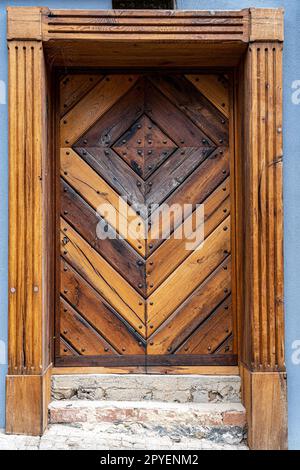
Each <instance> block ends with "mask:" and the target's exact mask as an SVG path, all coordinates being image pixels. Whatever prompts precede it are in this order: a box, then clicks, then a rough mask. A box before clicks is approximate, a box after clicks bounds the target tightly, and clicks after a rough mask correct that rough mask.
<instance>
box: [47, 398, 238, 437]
mask: <svg viewBox="0 0 300 470" xmlns="http://www.w3.org/2000/svg"><path fill="white" fill-rule="evenodd" d="M49 417H50V423H51V424H69V425H70V424H72V425H78V424H81V425H89V426H92V427H94V428H95V429H96V428H98V430H99V429H100V430H101V429H104V430H106V431H107V427H109V428H110V429H111V432H112V433H113V432H115V433H118V432H127V433H128V434H129V435H132V434H134V433H139V432H145V431H147V432H151V433H155V434H157V435H159V436H168V437H170V438H173V439H174V438H177V439H179V438H183V437H185V438H190V439H206V440H208V441H212V442H217V443H222V444H234V445H236V444H240V443H242V442H243V441H244V439H245V434H246V419H245V408H244V407H243V406H242V405H241V404H239V403H231V404H230V403H211V404H207V403H189V404H186V403H184V404H182V403H163V402H154V401H148V402H145V401H143V402H129V401H127V402H118V401H114V402H111V401H110V402H104V401H88V400H77V401H76V400H73V401H72V400H69V401H67V400H64V401H53V402H51V403H50V405H49Z"/></svg>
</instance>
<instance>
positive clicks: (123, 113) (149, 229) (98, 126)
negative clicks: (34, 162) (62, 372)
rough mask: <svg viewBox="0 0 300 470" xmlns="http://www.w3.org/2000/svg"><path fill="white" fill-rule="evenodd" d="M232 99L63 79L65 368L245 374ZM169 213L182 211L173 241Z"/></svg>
mask: <svg viewBox="0 0 300 470" xmlns="http://www.w3.org/2000/svg"><path fill="white" fill-rule="evenodd" d="M229 88H230V83H229V78H228V76H227V75H224V74H201V73H197V74H182V73H180V74H179V73H169V74H165V73H161V74H160V73H152V74H145V73H141V74H139V73H137V74H116V73H114V74H100V73H97V72H95V73H94V72H93V73H89V72H85V73H76V72H74V73H68V74H64V75H63V76H62V77H61V78H60V81H59V137H58V141H59V148H60V157H59V168H60V197H59V207H58V211H59V212H60V222H59V223H60V254H59V256H58V258H59V261H58V263H57V279H58V283H59V286H60V288H59V289H57V291H59V292H58V297H59V299H58V302H57V304H58V308H57V314H56V330H57V331H56V348H55V349H56V351H55V355H56V363H57V364H58V365H83V364H85V365H89V366H92V365H104V366H107V367H112V366H116V367H122V366H124V367H125V366H126V367H129V366H139V367H140V368H142V369H143V370H147V368H148V367H150V366H151V367H153V366H185V365H186V366H188V365H204V364H209V365H233V364H236V351H235V341H234V333H233V332H234V312H233V307H232V299H231V277H232V276H231V245H232V243H231V235H230V233H231V231H230V210H231V201H230V167H231V163H230V160H231V157H230V152H229V118H230V116H229V114H230V110H231V106H230V98H229V95H230V93H229ZM120 197H121V202H120ZM200 204H202V206H201V207H202V215H203V217H204V219H203V220H202V221H201V223H200V225H201V227H200V225H199V219H198V217H197V215H198V207H199V205H200ZM184 205H185V206H184ZM165 207H167V208H169V207H172V208H175V209H176V208H177V209H178V208H179V209H178V210H177V209H176V210H175V209H174V210H172V211H169V212H168V224H167V225H169V229H170V230H169V236H166V233H165V226H164V225H163V224H162V223H161V222H162V220H164V218H165V217H166V215H165V212H164V208H165ZM182 207H187V211H186V212H185V211H183V210H180V208H182ZM110 208H111V209H112V210H110ZM197 224H198V225H199V226H198V225H197ZM162 225H163V226H162ZM186 227H187V228H186ZM195 229H197V230H198V229H199V230H200V229H201V231H202V234H203V237H204V241H202V242H201V244H199V243H198V246H197V249H187V243H188V241H189V240H190V236H191V234H192V233H193V232H194V231H195ZM182 234H183V236H182Z"/></svg>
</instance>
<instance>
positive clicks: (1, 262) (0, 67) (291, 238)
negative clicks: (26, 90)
mask: <svg viewBox="0 0 300 470" xmlns="http://www.w3.org/2000/svg"><path fill="white" fill-rule="evenodd" d="M8 5H10V6H34V5H36V6H37V5H38V6H48V7H50V8H81V9H83V8H97V9H99V8H102V9H105V8H110V7H111V1H110V0H63V1H62V0H15V1H4V0H0V142H1V145H0V427H4V408H5V374H6V369H7V366H6V363H7V358H6V346H7V231H8V210H7V199H8V198H7V194H8V190H7V180H8V157H7V91H6V84H7V48H6V39H5V35H6V10H5V9H6V6H8ZM250 6H251V7H257V8H279V7H284V8H285V50H284V209H285V214H284V224H285V240H284V243H285V314H286V362H287V371H288V404H289V448H290V449H300V404H299V396H300V321H299V315H300V275H299V272H300V184H299V181H300V154H299V153H300V150H299V149H300V128H299V120H300V52H299V47H298V44H300V28H299V24H300V2H299V0H177V7H178V9H193V10H195V9H204V10H212V9H216V10H228V9H239V8H247V7H250Z"/></svg>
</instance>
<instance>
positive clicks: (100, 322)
mask: <svg viewBox="0 0 300 470" xmlns="http://www.w3.org/2000/svg"><path fill="white" fill-rule="evenodd" d="M61 293H62V294H63V296H64V297H65V298H66V300H67V301H68V303H69V304H70V305H71V306H72V307H74V308H75V309H76V310H77V311H78V312H79V313H80V315H81V316H82V317H83V318H85V319H86V320H87V321H88V323H89V324H90V325H91V327H92V328H93V329H94V330H96V331H97V332H98V333H99V334H100V335H101V336H102V337H103V338H106V339H107V341H108V342H109V343H110V344H111V345H112V346H113V348H114V349H115V350H116V351H117V352H118V353H119V354H125V351H126V354H144V348H143V340H142V337H141V336H139V335H138V334H137V333H136V332H135V330H134V329H133V328H132V327H131V326H130V325H129V324H128V323H127V322H126V321H125V320H124V319H123V317H122V316H121V315H120V314H118V313H117V312H116V311H115V310H114V309H113V308H112V307H111V306H110V305H109V303H108V302H106V301H105V300H104V299H103V297H101V296H100V295H99V294H98V293H97V292H96V291H95V290H94V289H93V288H92V286H91V285H90V284H88V283H87V282H86V281H85V280H84V279H83V278H82V277H81V276H80V275H79V274H78V273H77V272H76V271H75V270H74V269H73V268H72V267H71V266H70V265H69V264H68V263H67V262H66V261H63V260H62V262H61ZM124 348H125V349H124Z"/></svg>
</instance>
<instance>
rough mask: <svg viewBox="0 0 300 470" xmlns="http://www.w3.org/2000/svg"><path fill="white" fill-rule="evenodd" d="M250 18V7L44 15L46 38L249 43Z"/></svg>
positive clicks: (75, 12)
mask: <svg viewBox="0 0 300 470" xmlns="http://www.w3.org/2000/svg"><path fill="white" fill-rule="evenodd" d="M248 19H249V11H248V10H237V11H225V12H222V11H215V12H209V11H180V10H109V11H104V10H102V11H101V10H100V11H82V10H81V11H80V10H73V11H66V10H52V11H51V13H50V15H47V16H46V15H44V16H43V38H44V39H45V40H49V39H66V38H67V37H68V39H75V38H77V39H81V38H84V39H87V40H95V39H97V40H102V41H109V40H113V41H116V40H117V41H119V40H128V39H130V40H139V41H141V40H143V41H162V40H163V41H170V40H172V41H175V40H180V39H182V37H183V35H184V38H185V40H189V41H193V42H195V41H200V40H201V41H218V42H220V41H224V40H225V41H226V40H228V41H229V40H230V41H241V42H248V38H249V28H248Z"/></svg>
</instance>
